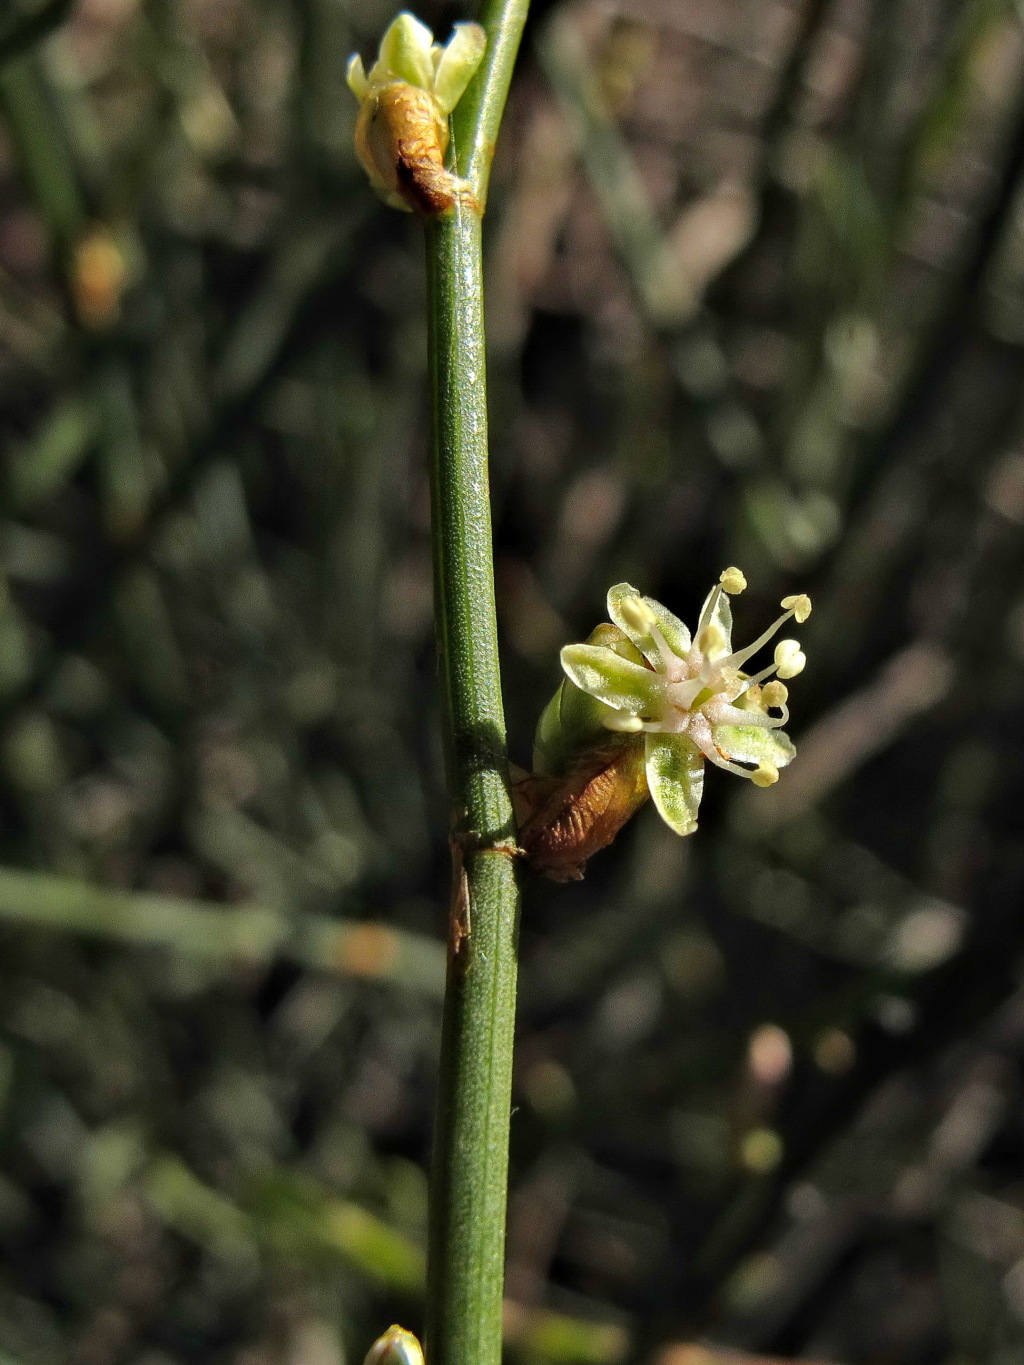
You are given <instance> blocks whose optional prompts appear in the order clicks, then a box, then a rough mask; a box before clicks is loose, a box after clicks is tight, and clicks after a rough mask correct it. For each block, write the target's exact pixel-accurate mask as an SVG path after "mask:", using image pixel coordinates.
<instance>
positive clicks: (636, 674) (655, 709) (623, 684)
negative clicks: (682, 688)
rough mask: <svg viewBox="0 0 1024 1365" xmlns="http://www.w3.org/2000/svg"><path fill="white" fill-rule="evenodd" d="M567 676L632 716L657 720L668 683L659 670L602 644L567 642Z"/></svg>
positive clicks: (584, 688)
mask: <svg viewBox="0 0 1024 1365" xmlns="http://www.w3.org/2000/svg"><path fill="white" fill-rule="evenodd" d="M562 667H563V669H564V670H565V673H566V676H567V677H568V678H569V680H570V681H571V682H574V683H575V684H576V686H577V687H578V688H580V689H581V690H582V691H583V692H588V693H589V694H590V695H591V696H592V697H597V698H598V700H599V701H603V702H605V703H606V704H607V705H608V706H614V707H616V708H617V709H618V710H620V711H628V712H629V713H630V715H632V716H646V717H648V718H650V719H657V718H658V716H659V715H660V714H661V710H662V693H663V691H664V685H663V682H662V679H661V678H660V677H659V676H658V674H657V673H653V672H652V671H651V670H650V669H649V668H644V667H643V666H642V665H640V664H634V663H630V661H629V660H628V659H623V658H620V657H619V655H618V654H615V653H613V652H612V650H610V649H602V648H601V646H600V645H566V646H565V648H564V649H563V650H562Z"/></svg>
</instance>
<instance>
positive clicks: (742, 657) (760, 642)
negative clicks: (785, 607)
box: [718, 611, 793, 668]
mask: <svg viewBox="0 0 1024 1365" xmlns="http://www.w3.org/2000/svg"><path fill="white" fill-rule="evenodd" d="M792 615H793V612H792V611H787V612H785V613H784V614H783V615H782V616H780V617H779V619H778V620H777V621H776V622H775V624H774V625H772V626H769V627H768V629H767V630H766V631H765V632H764V634H763V635H759V636H758V637H757V639H756V640H755V641H754V643H753V644H752V645H747V647H746V649H738V650H737V651H736V652H735V654H730V655H729V656H728V657H727V658H725V659H720V660H719V661H718V662H719V664H720V665H723V664H724V665H726V666H728V667H730V668H742V667H743V665H744V664H745V663H746V662H747V660H748V659H749V658H750V657H751V655H753V654H756V653H757V651H758V650H759V649H763V648H764V646H765V645H766V644H767V643H768V641H769V640H770V639H771V638H772V636H773V635H776V634H777V633H778V631H779V630H780V629H781V628H782V627H783V626H784V625H785V624H786V622H787V621H788V620H789V618H790V617H791V616H792Z"/></svg>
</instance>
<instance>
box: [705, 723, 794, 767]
mask: <svg viewBox="0 0 1024 1365" xmlns="http://www.w3.org/2000/svg"><path fill="white" fill-rule="evenodd" d="M712 733H713V735H714V739H715V743H716V744H717V745H718V747H719V748H720V749H721V750H722V751H723V752H724V753H726V754H728V756H729V757H730V758H731V759H734V760H735V761H736V762H737V763H753V764H755V765H756V764H758V763H771V764H773V765H774V766H775V767H776V768H785V767H786V765H787V764H788V763H792V761H793V759H794V758H795V757H796V746H795V745H794V743H793V741H792V740H791V739H790V737H789V736H788V735H784V734H783V733H782V731H781V730H768V729H766V728H765V727H764V726H762V725H716V726H715V728H714V730H713V732H712Z"/></svg>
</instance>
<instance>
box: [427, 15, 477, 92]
mask: <svg viewBox="0 0 1024 1365" xmlns="http://www.w3.org/2000/svg"><path fill="white" fill-rule="evenodd" d="M486 46H487V35H486V34H485V33H484V31H483V29H482V28H481V27H480V25H479V24H456V25H455V31H454V33H453V34H452V36H451V38H449V40H448V42H447V44H446V45H445V47H444V48H443V49H442V50H441V57H440V60H439V61H438V63H437V72H436V74H435V76H434V97H435V99H436V100H437V102H438V104H439V105H440V106H441V108H442V109H443V110H444V112H445V113H446V114H450V113H451V112H452V110H453V109H454V108H455V106H456V105H457V104H458V102H459V100H460V99H462V96H463V95H464V94H465V93H466V86H467V85H468V84H469V83H470V81H471V80H472V79H473V76H474V75H475V73H476V69H477V67H478V66H479V65H480V63H481V62H482V61H483V57H484V49H485V48H486Z"/></svg>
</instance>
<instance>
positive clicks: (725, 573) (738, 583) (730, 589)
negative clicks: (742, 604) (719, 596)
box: [718, 566, 747, 597]
mask: <svg viewBox="0 0 1024 1365" xmlns="http://www.w3.org/2000/svg"><path fill="white" fill-rule="evenodd" d="M718 581H719V582H720V583H721V585H722V591H723V592H727V593H731V594H732V596H733V597H735V596H737V595H738V594H739V593H741V592H742V591H743V589H744V588H745V587H746V586H747V580H746V578H745V577H744V574H743V570H742V569H737V568H736V567H735V566H733V567H732V568H729V569H723V570H722V576H721V578H720V579H719V580H718Z"/></svg>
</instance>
